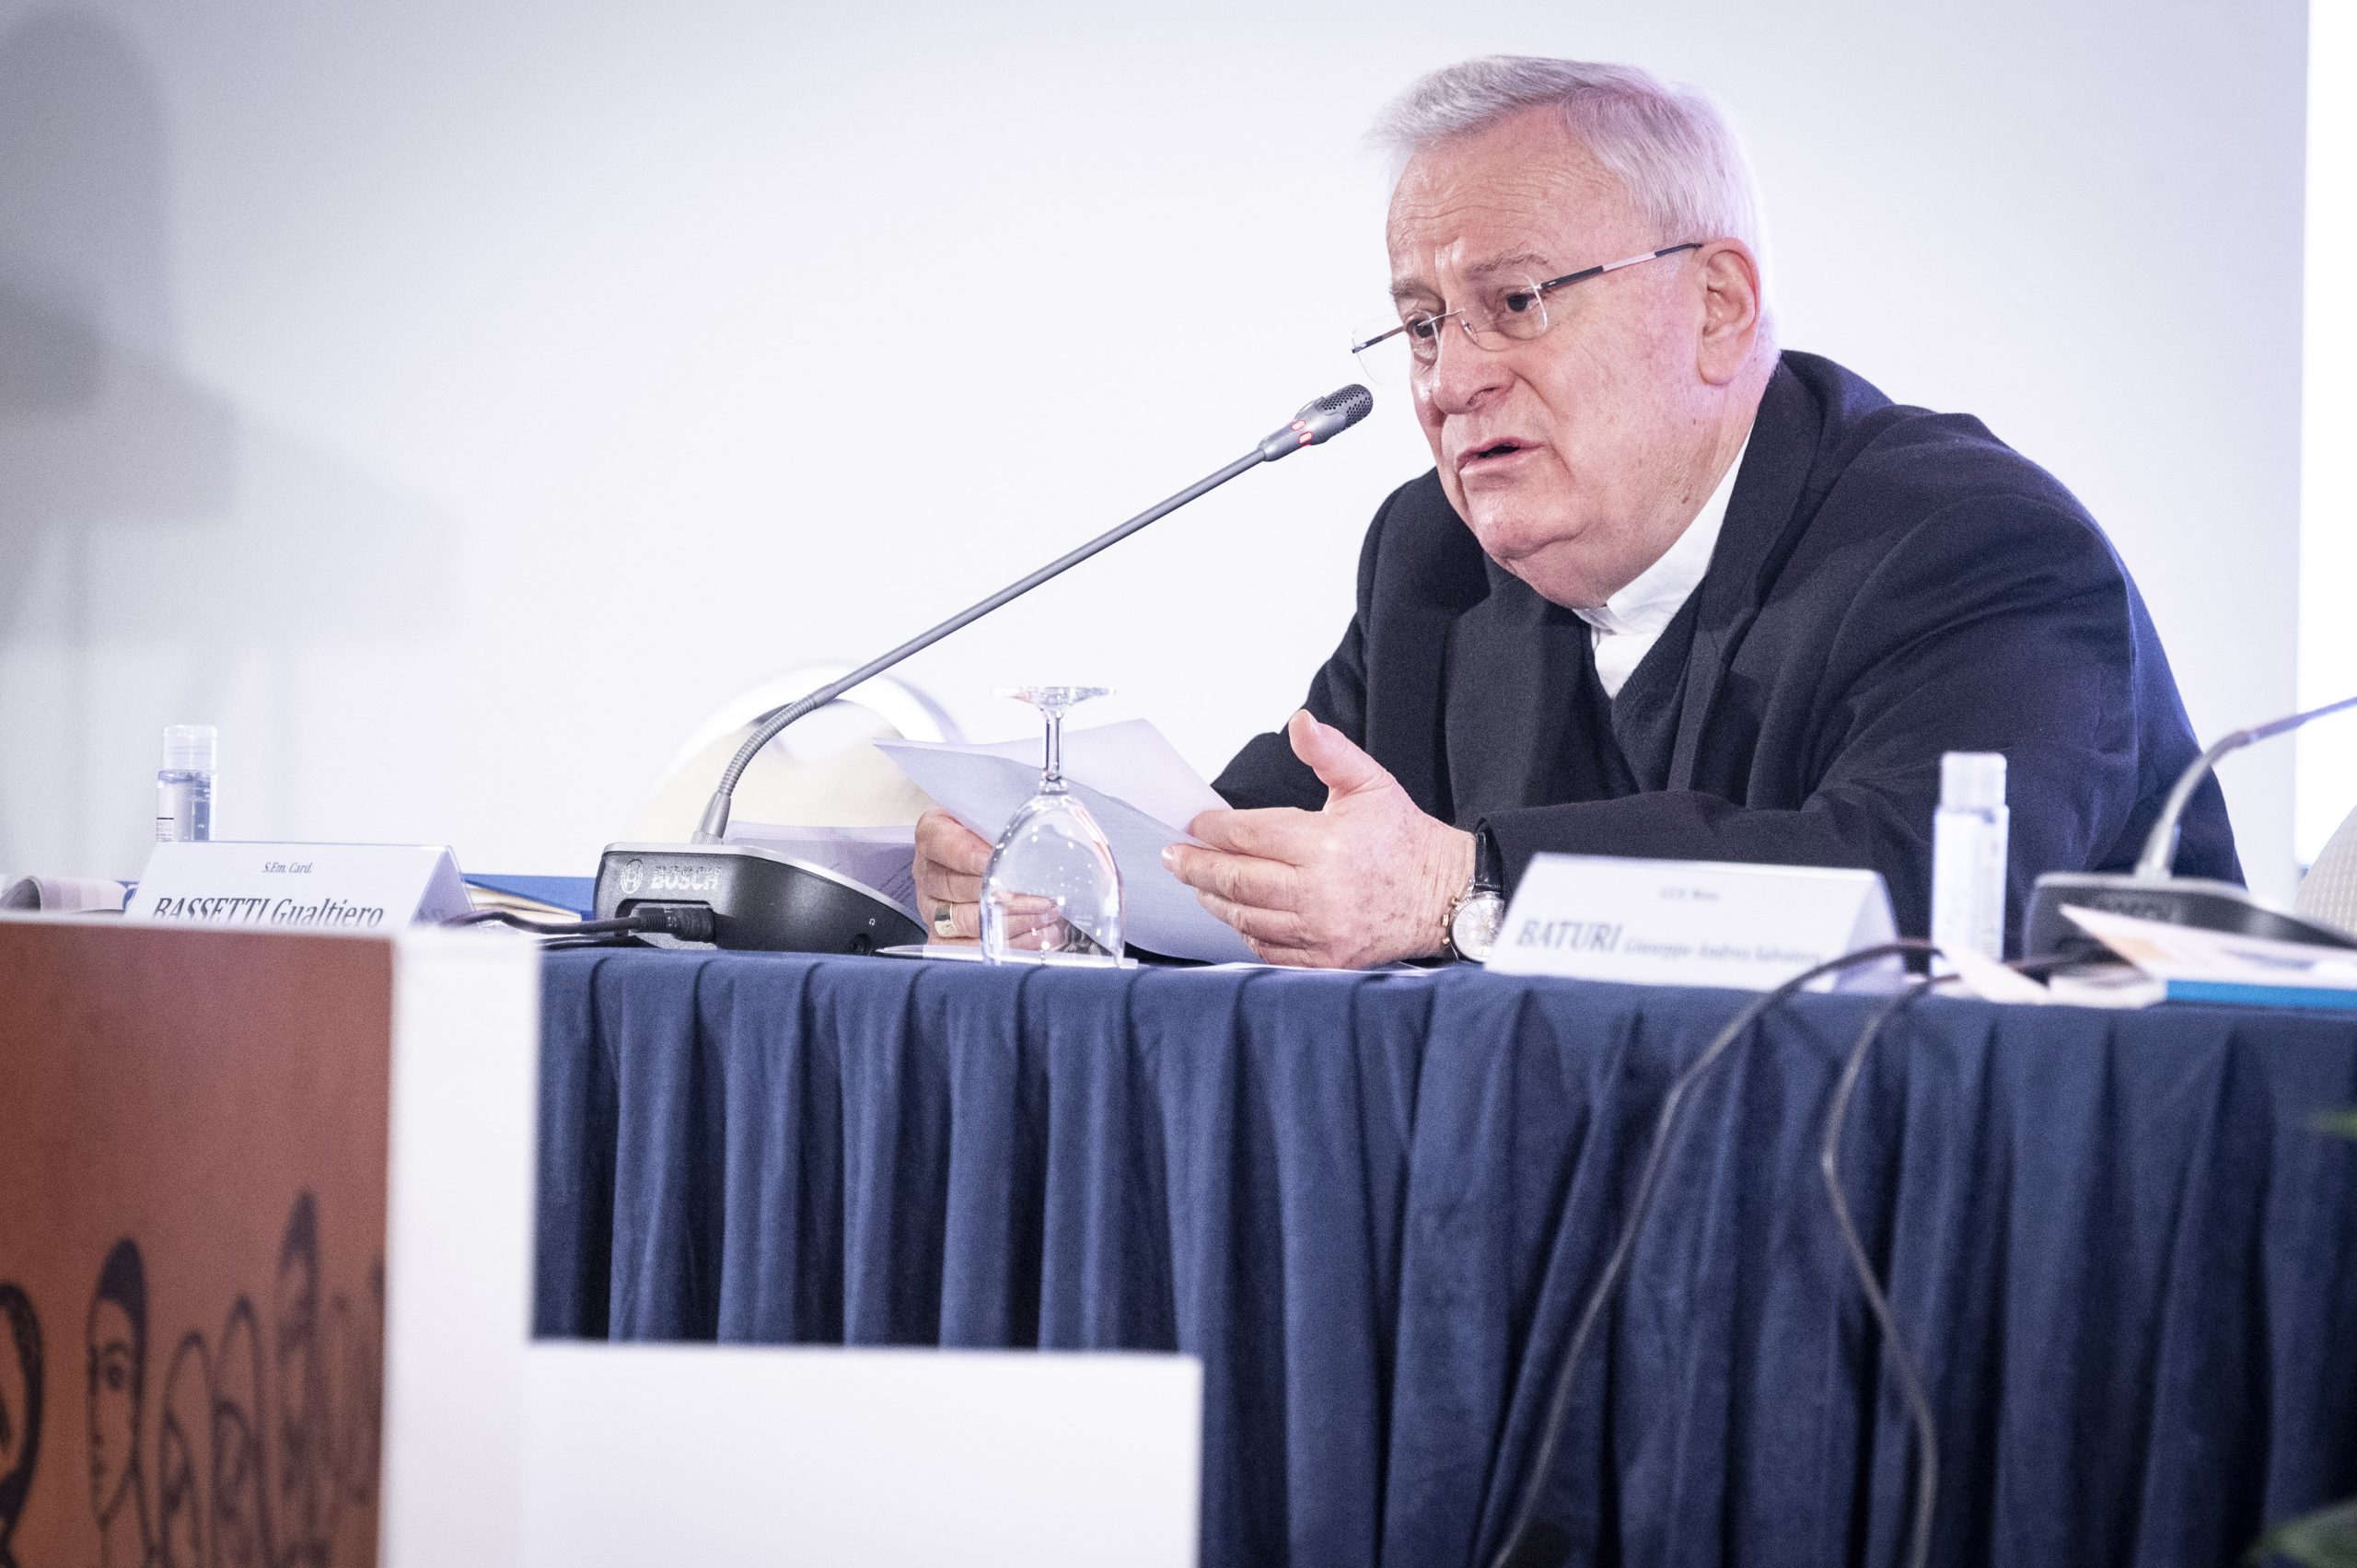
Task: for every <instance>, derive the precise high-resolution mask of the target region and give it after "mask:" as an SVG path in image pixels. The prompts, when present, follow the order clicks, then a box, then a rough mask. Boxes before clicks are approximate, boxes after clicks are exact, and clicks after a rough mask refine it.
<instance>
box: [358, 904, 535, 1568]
mask: <svg viewBox="0 0 2357 1568" xmlns="http://www.w3.org/2000/svg"><path fill="white" fill-rule="evenodd" d="M539 1062H540V953H539V950H538V949H537V947H535V946H534V945H533V944H532V943H531V942H529V941H528V940H525V939H524V938H522V937H510V936H505V935H500V934H497V933H492V932H481V931H470V932H448V931H435V930H430V929H428V930H420V931H412V932H409V933H405V934H404V935H402V936H401V937H400V938H399V940H398V943H397V945H396V947H395V958H394V970H393V1082H392V1090H393V1092H392V1156H391V1167H390V1170H389V1179H388V1191H389V1196H388V1200H387V1213H386V1237H385V1291H386V1306H385V1336H386V1337H385V1475H384V1493H383V1499H384V1501H383V1511H382V1513H381V1515H380V1516H379V1520H380V1528H381V1529H382V1532H383V1534H382V1540H381V1550H380V1551H379V1553H378V1557H379V1561H380V1562H382V1563H383V1564H384V1568H478V1565H479V1568H511V1565H512V1564H514V1563H515V1562H517V1559H518V1556H519V1554H520V1550H521V1549H520V1547H519V1544H518V1543H519V1540H520V1539H521V1537H520V1535H519V1524H518V1521H519V1517H520V1510H521V1505H522V1495H523V1493H522V1485H523V1482H522V1461H523V1431H524V1406H523V1400H524V1348H525V1344H526V1342H527V1340H528V1335H529V1333H530V1329H531V1296H530V1291H531V1258H532V1162H533V1151H534V1148H535V1146H536V1144H537V1139H536V1138H535V1136H534V1128H535V1125H536V1121H535V1117H534V1107H535V1105H536V1104H537V1096H538V1091H539V1084H538V1077H537V1067H538V1063H539Z"/></svg>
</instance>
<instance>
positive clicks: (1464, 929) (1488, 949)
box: [1448, 892, 1506, 964]
mask: <svg viewBox="0 0 2357 1568" xmlns="http://www.w3.org/2000/svg"><path fill="white" fill-rule="evenodd" d="M1505 920H1506V901H1505V900H1504V899H1503V898H1501V897H1499V896H1498V895H1497V894H1495V893H1488V892H1482V893H1475V894H1473V895H1472V896H1471V897H1469V898H1468V899H1467V900H1465V901H1464V902H1463V903H1461V904H1458V905H1457V912H1456V913H1455V914H1453V915H1451V916H1449V920H1448V945H1449V946H1450V947H1454V948H1456V949H1457V957H1458V958H1470V959H1472V960H1473V961H1474V962H1475V963H1477V964H1480V963H1487V962H1488V961H1489V958H1490V954H1491V953H1492V951H1493V950H1494V949H1495V948H1496V947H1497V945H1498V928H1499V927H1500V926H1502V925H1504V923H1505Z"/></svg>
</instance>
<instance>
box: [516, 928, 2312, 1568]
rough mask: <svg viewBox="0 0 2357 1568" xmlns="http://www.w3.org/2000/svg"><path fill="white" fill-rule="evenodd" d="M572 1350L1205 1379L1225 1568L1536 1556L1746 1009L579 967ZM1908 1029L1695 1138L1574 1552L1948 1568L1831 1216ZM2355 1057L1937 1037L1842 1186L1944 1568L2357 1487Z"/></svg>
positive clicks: (2283, 1040)
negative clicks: (1149, 1360)
mask: <svg viewBox="0 0 2357 1568" xmlns="http://www.w3.org/2000/svg"><path fill="white" fill-rule="evenodd" d="M543 974H544V980H543V996H544V1012H543V1023H542V1029H543V1051H542V1065H541V1099H540V1156H539V1159H540V1186H539V1234H538V1247H537V1260H536V1268H537V1278H536V1282H535V1283H536V1308H535V1312H536V1318H535V1328H536V1331H537V1332H538V1333H540V1334H541V1335H543V1336H586V1337H593V1338H606V1337H610V1338H613V1339H621V1340H714V1339H717V1340H723V1341H743V1342H765V1343H827V1344H853V1345H945V1346H959V1347H1002V1346H1016V1347H1033V1346H1036V1347H1039V1348H1043V1349H1057V1350H1076V1351H1077V1350H1111V1349H1132V1350H1158V1351H1169V1350H1178V1351H1183V1352H1186V1353H1191V1354H1193V1355H1196V1356H1199V1357H1201V1358H1202V1365H1203V1369H1204V1412H1203V1415H1204V1426H1203V1470H1202V1561H1203V1562H1204V1563H1206V1564H1208V1565H1216V1568H1229V1565H1242V1564H1247V1563H1249V1564H1283V1563H1294V1564H1313V1563H1314V1564H1323V1563H1337V1564H1340V1563H1351V1564H1371V1563H1378V1562H1379V1563H1387V1564H1402V1565H1408V1564H1413V1565H1424V1564H1457V1563H1469V1562H1477V1561H1479V1560H1480V1554H1481V1553H1484V1552H1487V1551H1492V1550H1493V1549H1494V1548H1495V1546H1496V1544H1497V1542H1498V1541H1499V1539H1500V1538H1501V1536H1502V1533H1503V1531H1504V1527H1505V1524H1506V1521H1507V1519H1508V1518H1509V1516H1510V1515H1511V1512H1512V1509H1513V1506H1514V1504H1515V1501H1516V1497H1517V1493H1518V1490H1519V1488H1520V1486H1521V1485H1522V1482H1523V1479H1524V1477H1525V1475H1526V1474H1527V1470H1528V1469H1529V1467H1530V1465H1531V1462H1532V1457H1533V1450H1534V1446H1535V1445H1536V1443H1537V1440H1538V1427H1539V1425H1540V1424H1541V1423H1542V1421H1543V1418H1544V1411H1545V1406H1546V1403H1547V1400H1548V1397H1549V1395H1550V1391H1551V1388H1552V1385H1553V1382H1554V1379H1555V1376H1556V1370H1557V1368H1558V1366H1559V1365H1560V1361H1561V1358H1562V1353H1563V1351H1564V1348H1565V1345H1566V1342H1567V1341H1568V1339H1569V1337H1570V1333H1571V1329H1572V1324H1573V1320H1574V1318H1575V1316H1576V1314H1577V1312H1578V1309H1579V1305H1580V1302H1581V1300H1582V1298H1583V1297H1584V1296H1585V1294H1586V1293H1587V1292H1588V1290H1589V1289H1590V1287H1591V1285H1592V1284H1593V1283H1594V1282H1595V1280H1596V1275H1597V1272H1598V1271H1599V1269H1600V1268H1601V1266H1602V1264H1603V1260H1604V1257H1605V1254H1606V1250H1607V1249H1608V1247H1609V1245H1610V1243H1611V1240H1612V1236H1613V1232H1614V1230H1615V1228H1616V1227H1617V1226H1618V1225H1619V1224H1620V1219H1621V1217H1622V1216H1623V1214H1624V1213H1625V1212H1626V1211H1625V1205H1626V1203H1627V1202H1628V1200H1629V1198H1630V1195H1631V1188H1632V1185H1633V1182H1634V1179H1635V1175H1636V1169H1637V1166H1638V1162H1639V1161H1640V1159H1641V1158H1642V1156H1643V1151H1644V1147H1645V1144H1646V1143H1647V1140H1648V1139H1649V1137H1650V1135H1651V1132H1652V1128H1653V1123H1654V1121H1655V1117H1656V1115H1657V1113H1658V1110H1659V1108H1660V1103H1661V1099H1662V1096H1663V1093H1664V1091H1665V1089H1666V1087H1667V1086H1668V1084H1669V1082H1670V1080H1671V1079H1672V1077H1673V1076H1674V1075H1675V1074H1677V1073H1678V1071H1679V1069H1680V1068H1681V1067H1683V1066H1684V1065H1686V1064H1688V1063H1690V1062H1691V1061H1692V1060H1693V1059H1694V1057H1695V1056H1696V1054H1697V1053H1698V1052H1699V1051H1701V1049H1702V1047H1703V1046H1704V1044H1705V1043H1706V1042H1707V1041H1708V1040H1710V1038H1711V1037H1712V1036H1713V1034H1714V1033H1715V1032H1716V1031H1718V1030H1719V1029H1720V1028H1722V1027H1723V1026H1724V1024H1725V1023H1726V1022H1727V1021H1728V1020H1729V1019H1730V1018H1731V1017H1732V1016H1734V1015H1735V1013H1736V1011H1737V1009H1738V1008H1739V1007H1741V1006H1742V1005H1743V1004H1744V1003H1745V1002H1746V1001H1747V1000H1748V998H1747V997H1746V996H1744V995H1742V994H1741V993H1734V992H1727V991H1713V990H1701V989H1694V990H1675V989H1657V988H1643V987H1635V986H1620V985H1609V984H1600V983H1588V982H1577V981H1561V980H1542V979H1516V978H1507V977H1504V976H1499V975H1493V974H1488V973H1484V972H1481V971H1479V970H1473V969H1470V968H1458V969H1452V970H1438V971H1418V972H1391V973H1378V974H1367V975H1345V974H1329V973H1299V972H1285V971H1278V970H1259V969H1194V970H1190V969H1175V968H1171V969H1164V968H1146V969H1137V970H1121V971H1114V970H1083V969H1062V968H1055V969H1043V968H1034V967H1021V968H993V967H991V966H986V965H982V964H979V963H958V962H947V961H940V960H923V961H910V960H898V959H888V958H807V957H798V956H791V955H766V954H764V955H755V954H726V953H711V952H702V953H691V952H655V951H624V950H614V951H599V950H577V951H569V952H555V953H552V954H550V955H549V956H548V957H547V958H545V960H544V971H543ZM1875 1005H1876V1004H1875V1002H1874V1001H1873V1000H1871V999H1867V998H1862V997H1855V996H1844V995H1808V996H1802V997H1799V998H1796V999H1794V1001H1792V1002H1791V1003H1790V1004H1788V1005H1782V1006H1780V1007H1778V1008H1777V1009H1775V1010H1774V1011H1773V1012H1771V1014H1770V1015H1769V1016H1767V1017H1766V1018H1765V1019H1764V1020H1762V1022H1761V1023H1760V1024H1759V1026H1758V1027H1757V1028H1754V1029H1753V1030H1751V1031H1750V1032H1748V1033H1747V1035H1745V1036H1744V1037H1743V1038H1742V1039H1741V1040H1739V1041H1738V1042H1737V1044H1736V1047H1735V1048H1734V1049H1733V1050H1731V1051H1730V1052H1729V1053H1728V1055H1727V1056H1726V1058H1725V1059H1724V1061H1723V1062H1722V1063H1720V1064H1719V1066H1718V1068H1717V1069H1716V1070H1715V1071H1714V1073H1713V1074H1712V1075H1711V1076H1710V1077H1709V1078H1708V1079H1707V1080H1706V1081H1705V1084H1704V1086H1703V1087H1701V1089H1700V1090H1699V1091H1698V1095H1697V1098H1696V1099H1695V1100H1694V1102H1693V1104H1692V1106H1691V1108H1690V1112H1689V1118H1688V1121H1687V1123H1686V1126H1685V1131H1684V1135H1683V1136H1682V1138H1681V1139H1680V1140H1679V1141H1678V1144H1676V1145H1675V1146H1674V1149H1673V1153H1672V1156H1671V1159H1670V1163H1669V1165H1668V1166H1667V1167H1666V1175H1665V1177H1664V1179H1663V1185H1662V1187H1661V1189H1660V1193H1659V1201H1658V1205H1657V1207H1656V1208H1655V1210H1654V1212H1653V1213H1652V1214H1651V1215H1650V1218H1649V1220H1648V1221H1647V1223H1646V1225H1645V1226H1644V1227H1643V1231H1642V1232H1641V1237H1640V1240H1639V1242H1638V1244H1637V1246H1636V1248H1635V1250H1634V1252H1633V1254H1632V1257H1631V1269H1630V1273H1629V1276H1628V1279H1627V1281H1626V1289H1625V1292H1624V1293H1623V1294H1622V1295H1620V1298H1619V1300H1618V1303H1617V1305H1616V1306H1615V1307H1613V1308H1612V1310H1611V1311H1610V1313H1609V1314H1608V1317H1607V1318H1605V1320H1604V1325H1603V1330H1602V1332H1601V1334H1600V1336H1599V1342H1598V1343H1597V1344H1596V1345H1595V1346H1594V1347H1592V1349H1591V1352H1590V1353H1589V1354H1588V1355H1587V1356H1585V1358H1584V1360H1583V1363H1582V1365H1581V1368H1580V1370H1579V1373H1578V1375H1577V1378H1576V1381H1575V1383H1574V1385H1573V1399H1572V1402H1571V1405H1570V1408H1569V1419H1568V1421H1567V1423H1565V1427H1564V1432H1563V1438H1562V1445H1561V1447H1560V1448H1559V1449H1558V1450H1557V1453H1556V1457H1555V1460H1554V1463H1553V1465H1552V1466H1551V1467H1550V1477H1549V1482H1548V1491H1547V1513H1548V1515H1549V1516H1550V1518H1552V1519H1553V1520H1554V1521H1556V1522H1557V1523H1558V1524H1559V1525H1560V1526H1561V1527H1562V1528H1563V1529H1565V1530H1566V1531H1567V1532H1568V1534H1569V1536H1570V1538H1571V1539H1572V1540H1573V1543H1574V1544H1575V1546H1576V1547H1577V1548H1578V1555H1577V1556H1576V1557H1575V1558H1574V1561H1580V1562H1643V1563H1649V1564H1650V1563H1665V1564H1686V1563H1723V1562H1727V1563H1734V1562H1739V1563H1746V1564H1751V1563H1776V1564H1782V1563H1791V1564H1795V1565H1798V1564H1807V1565H1810V1568H1823V1565H1825V1564H1832V1563H1844V1562H1876V1563H1879V1562H1896V1561H1898V1560H1899V1557H1900V1553H1901V1551H1902V1549H1903V1546H1904V1542H1905V1533H1906V1530H1907V1528H1908V1507H1909V1502H1908V1499H1909V1493H1910V1477H1911V1469H1910V1467H1911V1466H1912V1464H1913V1462H1914V1458H1915V1444H1914V1439H1913V1436H1912V1434H1911V1430H1910V1424H1909V1422H1908V1419H1907V1412H1906V1409H1905V1406H1904V1404H1903V1402H1902V1400H1901V1399H1900V1397H1899V1392H1898V1382H1897V1378H1896V1374H1895V1372H1894V1367H1893V1363H1892V1361H1891V1359H1890V1353H1891V1348H1892V1347H1890V1346H1889V1345H1887V1343H1885V1342H1884V1341H1883V1339H1882V1338H1881V1337H1880V1336H1879V1335H1878V1334H1877V1333H1876V1332H1875V1330H1874V1323H1873V1319H1872V1318H1870V1317H1869V1315H1868V1313H1867V1310H1866V1307H1865V1305H1864V1298H1863V1296H1862V1295H1861V1292H1860V1288H1859V1284H1858V1281H1857V1279H1856V1277H1855V1275H1854V1274H1853V1273H1852V1270H1851V1267H1850V1264H1849V1262H1848V1260H1847V1258H1846V1255H1845V1254H1844V1253H1843V1251H1842V1250H1841V1246H1840V1238H1839V1235H1838V1232H1837V1230H1836V1228H1835V1225H1834V1220H1833V1216H1832V1212H1831V1210H1830V1208H1829V1202H1828V1199H1827V1195H1826V1193H1825V1191H1824V1188H1823V1186H1822V1182H1821V1179H1820V1176H1819V1173H1818V1145H1819V1143H1820V1141H1821V1139H1822V1138H1823V1136H1824V1127H1825V1116H1826V1110H1827V1107H1828V1103H1829V1098H1830V1097H1831V1094H1832V1091H1833V1087H1834V1084H1835V1080H1836V1075H1837V1074H1838V1072H1839V1070H1840V1062H1841V1059H1842V1057H1843V1056H1844V1054H1845V1053H1846V1052H1847V1051H1849V1049H1850V1048H1851V1046H1852V1043H1853V1041H1854V1040H1856V1038H1857V1037H1858V1035H1859V1032H1860V1029H1861V1028H1862V1027H1863V1025H1864V1023H1865V1021H1866V1020H1867V1018H1868V1016H1869V1015H1870V1014H1871V1012H1872V1011H1873V1009H1874V1007H1875ZM2351 1105H2357V1020H2352V1018H2351V1016H2348V1015H2338V1016H2336V1015H2330V1014H2326V1013H2319V1012H2294V1011H2288V1010H2282V1011H2279V1010H2249V1009H2243V1010H2228V1009H2223V1008H2207V1007H2189V1006H2184V1005H2167V1006H2164V1007H2159V1008H2154V1009H2150V1010H2146V1011H2141V1012H2135V1011H2101V1010H2094V1009H2083V1008H2073V1007H2046V1008H2040V1007H2023V1006H2010V1007H2001V1006H1994V1005H1986V1004H1982V1003H1979V1002H1974V1001H1969V1000H1961V999H1951V998H1947V997H1944V996H1931V997H1925V998H1922V999H1920V1000H1918V1001H1915V1002H1913V1003H1910V1004H1909V1005H1907V1006H1906V1007H1905V1008H1904V1009H1903V1010H1902V1011H1900V1012H1899V1013H1898V1015H1897V1016H1895V1017H1894V1018H1892V1020H1891V1021H1890V1023H1889V1026H1888V1028H1887V1031H1886V1032H1885V1033H1884V1034H1883V1035H1882V1036H1881V1037H1880V1038H1879V1040H1877V1041H1876V1042H1875V1047H1874V1049H1873V1051H1872V1053H1871V1055H1870V1056H1869V1057H1868V1058H1867V1062H1866V1066H1865V1069H1864V1075H1863V1076H1862V1078H1861V1079H1860V1081H1859V1084H1858V1086H1857V1091H1856V1097H1855V1100H1854V1103H1853V1105H1852V1110H1851V1113H1850V1117H1849V1121H1848V1123H1847V1126H1846V1128H1845V1129H1844V1132H1843V1136H1842V1139H1841V1144H1840V1173H1841V1177H1842V1180H1843V1184H1844V1190H1845V1191H1846V1193H1847V1195H1848V1199H1849V1202H1850V1203H1851V1205H1852V1212H1853V1214H1854V1215H1855V1218H1856V1221H1857V1225H1858V1227H1859V1230H1860V1233H1861V1236H1862V1237H1863V1239H1864V1244H1865V1247H1866V1249H1867V1250H1868V1252H1869V1255H1870V1257H1871V1258H1872V1260H1873V1263H1874V1266H1875V1269H1876V1271H1877V1272H1878V1275H1879V1277H1880V1279H1881V1280H1882V1281H1883V1282H1884V1283H1885V1284H1886V1286H1887V1289H1888V1291H1889V1294H1890V1297H1891V1301H1892V1305H1893V1307H1894V1310H1895V1313H1896V1317H1897V1321H1898V1328H1899V1337H1900V1339H1901V1341H1902V1342H1904V1347H1905V1349H1906V1350H1907V1351H1908V1352H1909V1353H1911V1355H1912V1356H1913V1357H1914V1359H1915V1362H1916V1364H1917V1365H1920V1367H1921V1369H1922V1376H1923V1379H1924V1381H1925V1383H1926V1385H1927V1387H1928V1391H1929V1395H1930V1400H1931V1404H1932V1406H1933V1413H1934V1417H1935V1421H1936V1430H1937V1435H1938V1444H1937V1448H1938V1465H1939V1472H1938V1473H1939V1482H1940V1491H1939V1502H1938V1508H1937V1511H1936V1515H1935V1537H1934V1546H1933V1561H1934V1562H1946V1563H1990V1562H2004V1563H2073V1564H2102V1563H2131V1562H2132V1563H2170V1564H2177V1563H2192V1562H2216V1563H2226V1562H2232V1561H2234V1560H2235V1557H2236V1556H2237V1555H2238V1554H2239V1553H2240V1552H2241V1551H2242V1550H2243V1549H2244V1548H2245V1547H2246V1546H2247V1544H2248V1543H2249V1542H2250V1541H2251V1539H2253V1538H2254V1537H2256V1536H2257V1535H2258V1533H2259V1531H2260V1529H2261V1527H2262V1526H2263V1525H2265V1524H2267V1523H2270V1522H2273V1521H2276V1520H2279V1519H2281V1518H2282V1517H2285V1516H2289V1515H2292V1514H2295V1513H2298V1512H2301V1511H2304V1510H2305V1509H2307V1508H2310V1507H2313V1506H2316V1505H2318V1504H2323V1503H2326V1502H2328V1501H2331V1500H2333V1499H2336V1498H2339V1497H2343V1496H2347V1495H2349V1494H2351V1493H2357V1263H2352V1249H2351V1245H2350V1244H2351V1240H2352V1238H2357V1144H2352V1143H2351V1142H2350V1141H2348V1140H2347V1139H2344V1138H2342V1137H2340V1136H2339V1135H2337V1134H2336V1133H2334V1132H2331V1131H2329V1130H2328V1129H2327V1128H2325V1127H2322V1126H2320V1125H2319V1118H2320V1116H2322V1115H2323V1114H2324V1113H2327V1112H2329V1111H2332V1110H2336V1109H2341V1108H2344V1107H2349V1106H2351Z"/></svg>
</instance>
